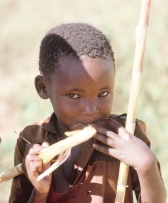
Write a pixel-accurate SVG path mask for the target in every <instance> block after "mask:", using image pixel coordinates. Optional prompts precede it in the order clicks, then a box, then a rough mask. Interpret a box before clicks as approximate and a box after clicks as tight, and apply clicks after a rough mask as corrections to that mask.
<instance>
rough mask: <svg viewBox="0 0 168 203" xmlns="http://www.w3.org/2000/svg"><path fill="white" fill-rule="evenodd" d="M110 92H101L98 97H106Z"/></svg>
mask: <svg viewBox="0 0 168 203" xmlns="http://www.w3.org/2000/svg"><path fill="white" fill-rule="evenodd" d="M108 94H109V92H107V91H106V92H100V93H99V95H98V97H106V96H107V95H108Z"/></svg>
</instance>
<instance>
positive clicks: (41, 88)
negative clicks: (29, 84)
mask: <svg viewBox="0 0 168 203" xmlns="http://www.w3.org/2000/svg"><path fill="white" fill-rule="evenodd" d="M34 83H35V88H36V91H37V93H38V95H39V96H40V97H41V98H42V99H48V98H49V96H48V91H47V87H46V80H45V79H44V77H43V76H41V75H37V76H36V77H35V80H34Z"/></svg>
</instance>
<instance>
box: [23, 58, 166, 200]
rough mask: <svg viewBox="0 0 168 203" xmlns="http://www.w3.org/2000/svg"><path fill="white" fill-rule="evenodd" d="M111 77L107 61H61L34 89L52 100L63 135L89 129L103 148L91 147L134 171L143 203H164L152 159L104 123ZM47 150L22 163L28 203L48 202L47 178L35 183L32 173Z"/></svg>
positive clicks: (135, 140) (133, 141)
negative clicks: (29, 184) (29, 193)
mask: <svg viewBox="0 0 168 203" xmlns="http://www.w3.org/2000/svg"><path fill="white" fill-rule="evenodd" d="M114 76H115V70H114V63H113V61H112V59H111V58H110V57H107V58H106V59H105V60H104V59H98V58H96V59H91V58H89V57H87V56H82V57H81V58H80V60H79V59H76V58H73V57H62V58H60V60H59V67H58V69H57V70H56V71H55V72H54V73H53V74H52V76H51V79H50V80H48V79H46V78H45V77H44V76H37V77H36V79H35V84H36V89H37V92H38V94H39V96H40V97H41V98H43V99H47V98H49V99H50V100H51V103H52V106H53V109H54V112H55V114H56V115H57V117H58V119H59V121H60V124H61V125H64V126H66V127H67V130H70V129H72V130H73V127H74V126H79V125H80V126H85V125H87V124H90V125H92V126H93V127H94V128H96V130H97V134H96V135H95V136H94V138H95V139H97V140H99V141H101V142H102V143H104V144H106V145H107V146H102V145H98V144H94V145H93V147H94V148H95V149H97V150H99V151H101V152H103V153H105V154H108V155H110V156H113V157H115V158H117V159H119V160H121V161H123V162H124V163H126V164H128V165H129V166H132V167H133V168H134V169H135V170H136V171H137V173H138V176H139V181H140V185H141V199H142V203H143V202H149V203H151V202H152V203H158V202H160V203H165V198H166V192H165V188H164V186H163V183H162V181H161V178H160V175H159V172H158V169H157V163H156V160H155V157H154V155H153V153H152V152H151V151H150V149H149V148H148V146H147V145H146V144H145V143H144V142H142V141H141V140H140V139H138V138H136V137H135V136H133V135H131V134H130V133H128V132H127V131H126V130H125V128H124V127H122V126H121V125H120V124H119V123H118V122H117V121H115V120H111V119H107V118H108V116H109V114H110V113H111V110H112V101H113V91H114ZM102 122H106V123H108V125H109V126H111V127H112V129H114V132H112V131H110V130H108V129H106V128H104V127H102V126H101V123H102ZM74 128H75V127H74ZM47 146H48V145H47V143H44V144H43V146H40V145H35V146H34V147H32V148H31V149H30V150H29V153H28V155H27V157H26V161H25V165H26V167H27V168H28V176H29V179H30V181H31V182H32V184H33V186H34V191H33V193H32V196H31V198H30V200H29V203H31V202H39V201H40V202H41V203H43V202H46V199H47V195H48V191H49V188H50V184H51V175H50V176H48V177H46V178H45V179H42V180H41V181H40V182H37V181H36V178H37V175H38V173H37V172H41V171H42V162H41V160H39V158H38V156H36V155H37V154H38V153H39V152H40V150H41V149H42V148H44V147H47ZM77 151H79V150H77ZM73 160H74V157H72V161H73ZM32 162H33V163H32ZM71 164H72V163H69V165H71ZM69 168H71V167H69ZM68 173H70V171H68V172H67V174H68ZM151 184H152V187H151Z"/></svg>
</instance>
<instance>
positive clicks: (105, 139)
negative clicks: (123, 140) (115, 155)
mask: <svg viewBox="0 0 168 203" xmlns="http://www.w3.org/2000/svg"><path fill="white" fill-rule="evenodd" d="M94 138H96V140H99V141H100V142H102V143H103V144H105V145H108V146H110V147H112V148H115V147H116V141H115V140H114V139H112V138H111V137H106V136H104V135H101V134H98V133H97V134H96V135H95V136H94Z"/></svg>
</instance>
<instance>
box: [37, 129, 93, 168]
mask: <svg viewBox="0 0 168 203" xmlns="http://www.w3.org/2000/svg"><path fill="white" fill-rule="evenodd" d="M95 134H96V130H95V128H93V127H91V126H88V127H85V128H84V129H83V130H80V131H77V133H76V134H74V135H72V136H71V137H68V138H66V139H64V140H61V141H59V142H57V143H55V144H53V145H51V146H49V147H47V148H45V149H43V150H41V151H40V154H39V157H40V158H41V159H42V161H43V164H47V163H48V162H50V161H51V160H52V159H53V158H54V157H55V156H56V155H58V154H61V153H62V152H64V151H67V150H68V149H70V148H72V147H74V146H77V145H79V144H81V143H83V142H85V141H87V140H89V139H90V138H91V137H93V135H95Z"/></svg>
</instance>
